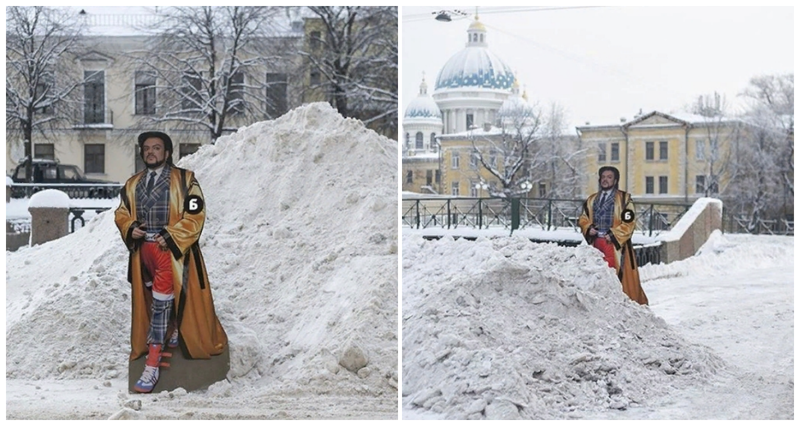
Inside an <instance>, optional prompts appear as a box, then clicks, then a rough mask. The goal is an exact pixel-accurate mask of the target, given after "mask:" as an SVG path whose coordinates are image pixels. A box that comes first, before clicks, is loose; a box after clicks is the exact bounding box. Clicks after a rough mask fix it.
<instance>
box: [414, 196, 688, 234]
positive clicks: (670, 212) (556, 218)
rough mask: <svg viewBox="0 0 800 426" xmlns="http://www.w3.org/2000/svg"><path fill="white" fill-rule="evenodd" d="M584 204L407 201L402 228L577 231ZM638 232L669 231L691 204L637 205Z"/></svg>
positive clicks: (536, 200) (569, 201)
mask: <svg viewBox="0 0 800 426" xmlns="http://www.w3.org/2000/svg"><path fill="white" fill-rule="evenodd" d="M583 202H584V200H579V199H549V198H519V199H516V201H515V200H513V199H508V198H467V197H463V198H462V197H459V198H406V199H403V203H402V204H403V205H402V220H403V225H404V226H407V227H410V228H414V229H421V228H430V227H440V228H443V229H456V228H459V227H467V228H474V229H489V228H503V229H509V230H511V229H525V228H538V229H542V230H548V231H549V230H553V229H557V228H572V229H575V230H578V218H579V217H580V215H581V213H582V209H583ZM634 205H635V206H636V210H637V211H636V229H637V232H641V233H643V234H646V235H649V236H653V235H658V234H659V233H661V232H663V231H667V230H669V229H671V228H672V226H673V225H674V224H675V223H677V222H678V220H680V218H681V217H682V216H683V215H684V214H685V213H686V212H687V211H688V210H689V208H690V207H691V204H666V203H637V202H636V200H634Z"/></svg>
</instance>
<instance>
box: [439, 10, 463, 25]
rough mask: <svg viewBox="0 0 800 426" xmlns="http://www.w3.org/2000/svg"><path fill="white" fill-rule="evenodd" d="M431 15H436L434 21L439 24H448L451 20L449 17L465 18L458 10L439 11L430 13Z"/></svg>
mask: <svg viewBox="0 0 800 426" xmlns="http://www.w3.org/2000/svg"><path fill="white" fill-rule="evenodd" d="M431 14H432V15H436V18H434V19H436V20H437V21H439V22H450V21H452V20H453V18H451V17H450V15H457V16H467V13H466V12H464V11H461V10H458V9H453V10H440V11H438V12H431Z"/></svg>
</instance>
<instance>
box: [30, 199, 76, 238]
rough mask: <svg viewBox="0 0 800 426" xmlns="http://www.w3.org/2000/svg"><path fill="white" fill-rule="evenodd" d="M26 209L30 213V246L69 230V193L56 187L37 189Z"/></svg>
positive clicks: (62, 234)
mask: <svg viewBox="0 0 800 426" xmlns="http://www.w3.org/2000/svg"><path fill="white" fill-rule="evenodd" d="M28 211H29V212H30V213H31V246H34V245H36V244H44V243H46V242H48V241H52V240H55V239H56V238H61V237H63V236H65V235H67V233H68V232H69V228H68V226H67V222H68V218H69V195H67V194H65V193H63V192H61V191H59V190H56V189H46V190H44V191H39V192H37V193H35V194H33V196H32V197H31V201H30V202H29V204H28Z"/></svg>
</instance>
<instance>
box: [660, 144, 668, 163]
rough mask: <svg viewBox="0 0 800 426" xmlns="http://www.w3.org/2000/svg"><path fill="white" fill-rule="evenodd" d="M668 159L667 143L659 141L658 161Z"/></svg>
mask: <svg viewBox="0 0 800 426" xmlns="http://www.w3.org/2000/svg"><path fill="white" fill-rule="evenodd" d="M668 158H669V145H668V144H667V141H661V142H659V143H658V159H659V160H662V161H663V160H666V159H668Z"/></svg>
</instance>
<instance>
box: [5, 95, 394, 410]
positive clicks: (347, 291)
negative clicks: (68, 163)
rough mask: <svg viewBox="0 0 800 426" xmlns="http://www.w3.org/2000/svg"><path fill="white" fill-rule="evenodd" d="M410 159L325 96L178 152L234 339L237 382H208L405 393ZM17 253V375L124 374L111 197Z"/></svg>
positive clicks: (233, 390) (126, 312)
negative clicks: (404, 250)
mask: <svg viewBox="0 0 800 426" xmlns="http://www.w3.org/2000/svg"><path fill="white" fill-rule="evenodd" d="M396 164H397V149H396V143H395V142H393V141H391V140H389V139H387V138H384V137H382V136H379V135H377V134H376V133H374V132H372V131H370V130H368V129H366V128H364V126H363V125H362V124H361V123H360V122H358V121H356V120H350V119H343V118H342V117H341V116H340V115H338V113H336V112H335V111H334V110H333V109H332V108H330V107H329V106H328V105H327V104H311V105H307V106H304V107H301V108H298V109H296V110H294V111H292V112H290V113H288V114H286V115H284V116H283V117H281V118H280V119H278V120H275V121H271V122H262V123H257V124H254V125H252V126H249V127H247V128H243V129H240V130H239V132H237V133H236V134H233V135H231V136H228V137H224V138H220V139H219V140H218V141H217V143H216V145H209V146H205V147H203V148H201V149H200V150H199V151H198V152H197V153H195V154H194V155H191V156H189V157H186V158H185V159H183V160H182V161H181V162H180V163H178V165H179V166H181V167H186V168H188V169H190V170H194V171H195V173H196V176H197V179H198V181H199V182H200V185H201V186H202V188H203V192H204V195H205V198H206V206H207V207H206V208H207V220H206V224H205V228H204V231H203V235H202V237H201V239H200V243H201V247H202V249H203V253H204V258H205V260H206V265H207V268H208V271H209V280H210V283H211V286H212V288H213V291H214V299H215V306H216V310H217V315H218V316H219V317H220V321H221V322H222V324H223V327H225V329H226V331H227V333H228V336H229V340H230V350H231V371H230V373H229V375H228V378H229V379H230V380H231V382H232V385H231V384H224V385H223V384H218V385H214V386H212V389H210V390H209V392H210V393H213V391H214V389H216V391H217V393H218V394H224V395H227V396H230V395H243V393H242V389H241V387H242V386H244V387H247V388H250V387H255V388H261V387H263V388H267V387H269V388H270V389H272V390H275V389H284V390H286V391H287V392H303V393H305V392H308V393H312V394H313V393H315V392H317V393H319V392H331V391H336V392H339V393H342V394H345V393H357V394H364V395H372V396H380V395H386V397H387V398H393V397H394V395H396V387H397V384H396V380H397V372H396V368H397V336H396V331H397V322H396V318H397V220H396V215H397V201H396V200H397V196H396V187H397V186H396V184H397V181H396V175H397V172H396ZM6 259H7V265H8V272H7V275H6V280H7V286H6V312H7V314H6V327H7V328H6V342H7V357H6V371H7V373H6V377H7V378H28V379H52V378H58V379H72V378H115V377H118V376H119V377H125V375H126V370H127V354H128V352H129V350H130V346H129V335H130V324H129V323H130V309H131V307H130V290H129V284H128V283H127V281H126V268H127V259H128V253H127V250H126V249H125V248H124V245H123V243H122V241H121V238H120V236H119V234H118V231H117V230H116V227H115V225H114V222H113V211H111V212H105V213H103V214H100V215H98V216H97V217H95V218H94V219H93V220H91V221H90V222H89V223H87V226H86V227H85V228H84V229H81V230H80V231H78V232H76V233H74V234H72V235H70V236H67V237H65V238H62V239H59V240H56V241H53V242H50V243H47V244H44V245H42V246H36V247H33V248H25V249H22V250H20V251H19V252H16V253H7V257H6ZM340 361H341V363H342V364H345V365H349V366H350V367H351V368H352V369H353V371H352V372H351V371H348V370H346V369H345V368H343V367H342V368H340ZM348 362H349V363H350V364H348ZM220 386H222V387H223V388H224V389H222V388H220ZM237 386H238V388H237ZM237 389H238V390H237ZM245 394H246V393H245Z"/></svg>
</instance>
